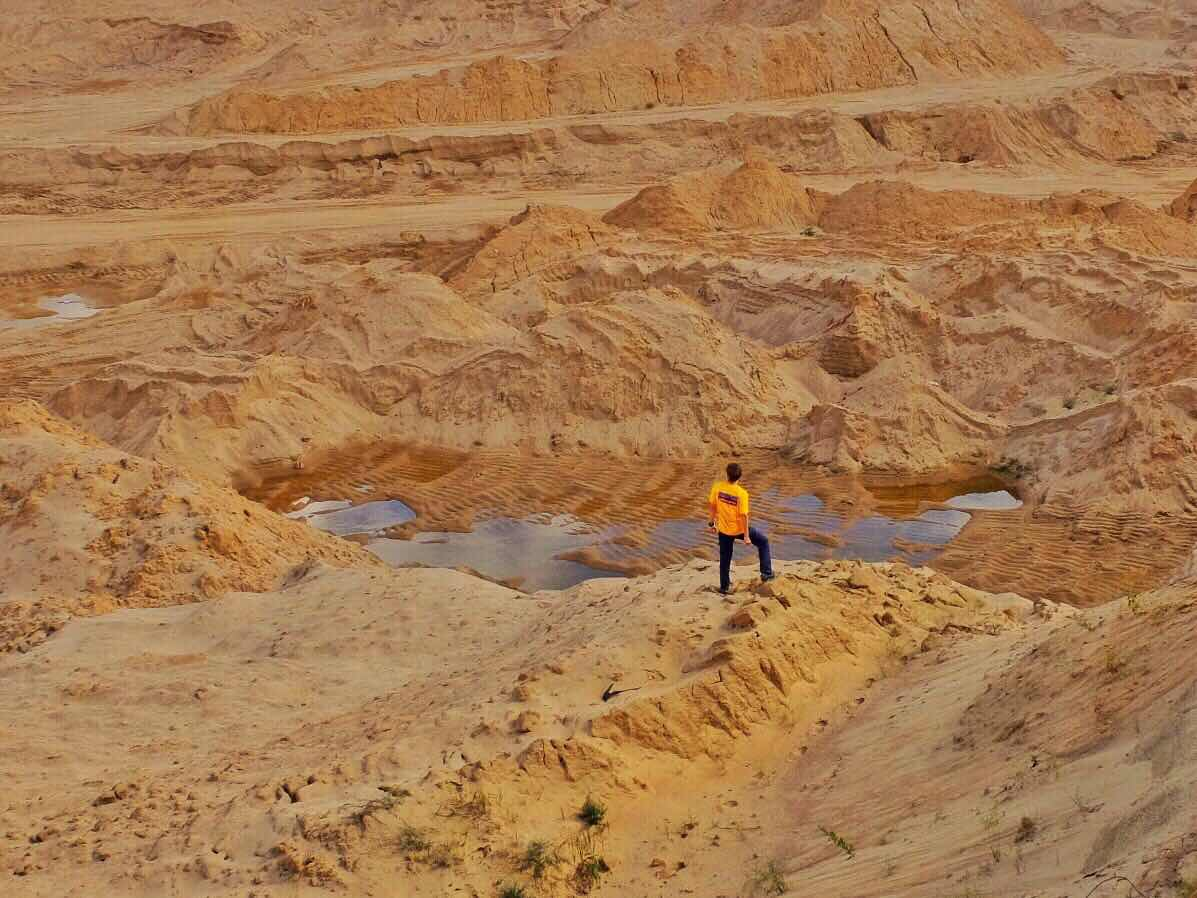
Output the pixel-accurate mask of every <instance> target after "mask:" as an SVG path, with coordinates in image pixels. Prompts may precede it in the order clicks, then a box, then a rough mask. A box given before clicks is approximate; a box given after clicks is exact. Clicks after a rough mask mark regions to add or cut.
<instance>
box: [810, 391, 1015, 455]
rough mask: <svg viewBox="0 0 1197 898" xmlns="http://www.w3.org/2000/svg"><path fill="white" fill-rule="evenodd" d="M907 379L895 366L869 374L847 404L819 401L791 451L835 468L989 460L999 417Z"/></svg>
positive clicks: (999, 428)
mask: <svg viewBox="0 0 1197 898" xmlns="http://www.w3.org/2000/svg"><path fill="white" fill-rule="evenodd" d="M904 381H905V377H904V376H903V375H902V373H901V372H894V373H893V374H890V375H889V376H880V377H876V378H872V379H870V380H869V382H868V383H867V385H866V386H864V387H862V388H861V389H859V390H857V391H855V392H854V393H853V396H852V402H851V405H850V406H845V405H826V404H820V405H816V406H815V407H814V408H813V409H811V411H810V414H809V415H807V416H806V418H805V419H804V420H803V421H802V422H801V423H800V424H799V425H798V427H797V428H796V430H797V433H796V434H795V435H794V437H793V442H792V444H791V445H790V447H789V449H788V450H787V452H788V454H789V455H790V456H791V457H793V458H794V459H795V460H796V461H800V462H803V463H805V464H814V465H827V466H829V467H830V468H832V470H836V471H859V470H862V469H866V468H867V469H869V470H873V471H901V472H905V473H914V474H917V473H929V472H932V471H937V470H944V469H948V468H950V467H952V466H954V465H959V466H962V467H968V466H973V467H976V466H978V465H981V464H984V463H985V462H986V461H987V460H988V456H989V454H990V452H991V451H992V450H991V448H990V447H991V446H992V444H993V441H994V440H995V439H996V438H997V437H998V436H1000V434H1001V433H1002V427H1001V426H1000V424H998V423H997V422H996V421H993V420H991V419H989V418H987V417H986V416H984V415H980V414H977V413H976V412H974V411H972V410H971V409H969V408H967V407H966V406H964V405H962V404H961V403H959V402H957V401H955V400H954V399H952V398H951V397H950V396H949V395H947V394H946V393H944V391H943V390H941V389H938V388H936V387H933V386H924V385H921V384H917V383H914V384H912V383H909V382H904ZM899 384H901V386H899Z"/></svg>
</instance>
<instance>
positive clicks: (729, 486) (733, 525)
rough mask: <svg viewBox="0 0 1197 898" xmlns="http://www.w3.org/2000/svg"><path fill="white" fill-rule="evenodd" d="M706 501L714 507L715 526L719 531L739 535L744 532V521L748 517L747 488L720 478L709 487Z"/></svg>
mask: <svg viewBox="0 0 1197 898" xmlns="http://www.w3.org/2000/svg"><path fill="white" fill-rule="evenodd" d="M707 501H708V502H709V503H710V505H711V508H713V509H714V517H715V526H716V527H718V528H719V532H720V533H726V534H727V535H728V536H739V535H740V534H742V533H743V532H744V521H745V519H746V518H747V517H748V490H746V489H744V487H742V486H740V485H739V484H738V483H728V482H727V481H726V480H720V481H719V482H718V483H716V484H715V485H714V486H713V487H711V495H710V498H709V499H708V500H707Z"/></svg>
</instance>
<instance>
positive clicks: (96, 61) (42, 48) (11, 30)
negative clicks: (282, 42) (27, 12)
mask: <svg viewBox="0 0 1197 898" xmlns="http://www.w3.org/2000/svg"><path fill="white" fill-rule="evenodd" d="M264 45H265V38H264V37H263V36H262V35H261V34H259V33H258V32H257V31H256V30H254V29H253V28H251V27H246V26H244V25H239V24H236V23H234V22H229V21H219V22H205V23H201V24H194V25H191V24H182V23H178V22H162V21H156V20H154V19H152V18H149V17H146V16H144V15H131V16H128V17H119V16H114V17H110V18H80V19H70V18H64V17H52V18H49V19H46V18H44V17H43V18H42V19H41V20H39V21H37V22H36V23H34V22H28V23H26V22H20V21H18V23H17V24H16V25H15V27H7V28H5V29H3V30H0V48H3V49H4V50H5V61H4V63H3V64H0V75H2V76H4V77H3V80H4V81H5V82H6V83H7V84H11V85H14V86H15V85H19V84H22V83H25V82H32V83H35V84H36V83H39V82H40V83H45V82H47V81H49V82H51V83H55V84H57V85H59V86H60V87H62V86H71V85H80V86H82V87H88V86H90V87H92V88H93V89H94V88H95V87H103V86H104V83H105V82H111V81H113V80H114V79H121V78H124V77H131V76H133V75H134V74H135V75H136V77H138V78H139V79H145V78H151V79H154V80H166V79H173V78H177V77H179V76H182V75H193V74H194V73H195V72H197V71H206V70H210V69H213V68H215V67H217V66H219V65H222V64H225V63H228V62H230V61H232V60H235V59H237V58H239V57H242V56H246V55H249V54H250V53H252V52H253V51H255V50H257V49H260V48H261V47H262V46H264ZM97 80H98V83H96V82H97ZM89 82H90V83H89ZM80 83H82V84H80ZM122 83H123V82H122Z"/></svg>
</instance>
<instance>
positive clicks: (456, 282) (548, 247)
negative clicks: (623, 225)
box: [449, 206, 616, 293]
mask: <svg viewBox="0 0 1197 898" xmlns="http://www.w3.org/2000/svg"><path fill="white" fill-rule="evenodd" d="M615 233H616V232H615V231H614V229H612V228H609V227H607V226H606V225H605V224H603V222H602V221H601V220H600V219H599V218H598V217H597V216H595V215H591V214H589V213H587V212H582V211H580V210H578V209H573V208H569V207H563V206H529V207H528V208H527V209H525V210H524V211H523V212H521V213H520V214H519V215H517V216H515V217H514V218H512V219H511V221H510V223H509V225H508V227H505V228H503V229H502V230H501V231H499V233H498V234H496V235H495V236H494V237H493V238H492V239H490V240H489V241H487V242H486V244H484V245H483V246H482V248H481V249H480V250H479V251H478V252H477V254H476V255H475V256H474V257H473V258H472V259H470V261H469V263H468V264H467V265H466V266H465V267H464V268H463V269H462V270H461V271H459V272H458V273H456V274H454V275H453V277H452V278H451V279H450V280H449V283H450V285H451V286H453V287H454V288H455V289H457V290H460V291H462V292H463V293H475V292H478V291H480V290H481V291H489V292H491V293H495V292H497V291H499V290H502V289H504V288H505V287H509V286H511V285H512V284H514V283H516V282H517V281H521V280H523V279H525V278H528V277H532V276H534V275H541V276H542V277H544V276H547V275H548V271H549V270H550V269H552V268H553V267H554V266H557V265H561V264H563V263H567V262H568V261H569V260H570V259H572V258H576V257H578V256H581V255H587V254H591V253H594V252H596V251H597V250H599V249H601V248H602V247H603V246H604V245H605V244H607V243H610V242H612V241H613V240H614V238H615Z"/></svg>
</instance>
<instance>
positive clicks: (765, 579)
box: [761, 574, 777, 583]
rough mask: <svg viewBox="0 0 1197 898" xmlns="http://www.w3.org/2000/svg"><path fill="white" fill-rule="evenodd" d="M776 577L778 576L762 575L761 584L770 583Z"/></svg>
mask: <svg viewBox="0 0 1197 898" xmlns="http://www.w3.org/2000/svg"><path fill="white" fill-rule="evenodd" d="M776 576H777V574H761V582H762V583H768V582H769V581H770V580H772V579H774V578H775V577H776Z"/></svg>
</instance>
